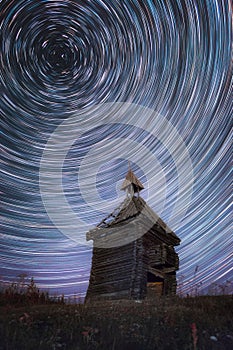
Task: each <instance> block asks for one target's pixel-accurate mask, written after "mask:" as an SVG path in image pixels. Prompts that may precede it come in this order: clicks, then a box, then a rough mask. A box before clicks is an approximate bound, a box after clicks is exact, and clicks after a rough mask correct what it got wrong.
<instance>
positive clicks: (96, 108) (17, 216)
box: [0, 0, 233, 296]
mask: <svg viewBox="0 0 233 350" xmlns="http://www.w3.org/2000/svg"><path fill="white" fill-rule="evenodd" d="M0 28H1V31H0V45H1V49H0V68H1V70H0V91H1V101H0V107H1V108H0V113H1V114H0V131H1V154H0V157H1V158H0V159H1V182H0V194H1V212H0V214H1V220H0V237H1V239H0V259H1V264H0V276H1V277H0V279H1V282H2V283H3V284H5V283H8V282H11V281H15V280H16V279H17V276H18V275H19V274H21V273H25V274H27V275H28V276H29V277H32V276H33V277H34V279H35V281H36V282H37V284H38V286H39V287H40V288H42V289H46V290H49V291H51V292H52V293H54V292H57V293H64V294H65V295H73V294H77V295H81V296H84V295H85V291H86V289H87V286H88V281H89V273H90V267H91V254H92V247H91V245H90V244H87V243H86V241H85V233H86V232H87V231H88V230H89V229H90V228H91V227H93V226H94V225H96V224H97V223H98V222H99V221H100V220H101V219H102V218H103V217H104V216H105V215H107V214H109V213H110V212H111V211H112V210H113V209H114V208H115V207H116V206H117V205H118V204H119V203H120V202H121V201H122V200H123V199H124V193H122V191H120V185H121V182H122V181H123V179H124V176H125V174H126V172H127V169H128V161H129V160H130V161H131V165H132V168H133V171H134V172H135V174H136V175H137V176H138V177H139V178H140V180H141V182H142V183H143V184H144V187H145V190H144V191H142V196H143V197H144V198H145V200H146V201H147V202H148V204H149V205H150V206H151V207H152V208H153V210H154V211H155V212H156V213H158V214H159V215H160V216H161V217H162V219H163V220H164V221H165V222H166V223H168V225H170V227H171V229H172V230H173V231H175V233H176V234H177V235H178V236H179V237H180V239H181V245H180V246H179V247H177V249H176V251H177V252H178V254H179V257H180V270H179V272H178V280H179V281H180V282H179V283H180V284H181V282H182V293H189V292H190V290H192V288H194V286H195V288H197V286H198V288H199V289H200V292H201V291H203V292H204V291H207V290H208V288H209V286H211V285H213V283H217V284H219V285H220V284H224V283H227V281H228V284H229V283H230V282H232V283H233V263H232V261H233V242H232V233H231V230H230V225H231V200H230V199H231V192H230V179H231V168H230V159H231V149H230V147H231V137H232V131H231V116H232V91H233V89H232V4H231V1H230V0H229V1H227V0H186V1H184V0H168V1H163V0H158V1H151V0H145V1H139V0H138V1H136V0H128V1H126V0H121V1H120V0H114V1H113V0H111V1H107V0H102V1H101V0H92V1H76V0H62V1H61V0H58V1H54V0H43V1H39V0H33V1H32V0H5V1H1V2H0ZM61 194H62V195H61Z"/></svg>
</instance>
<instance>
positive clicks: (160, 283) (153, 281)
mask: <svg viewBox="0 0 233 350" xmlns="http://www.w3.org/2000/svg"><path fill="white" fill-rule="evenodd" d="M163 290H164V279H163V278H161V277H159V276H156V275H154V274H153V273H151V272H148V273H147V298H155V297H158V296H161V295H163Z"/></svg>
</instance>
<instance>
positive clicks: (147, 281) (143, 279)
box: [85, 169, 180, 302]
mask: <svg viewBox="0 0 233 350" xmlns="http://www.w3.org/2000/svg"><path fill="white" fill-rule="evenodd" d="M121 189H122V190H124V191H126V198H125V200H124V201H123V203H121V204H120V205H119V207H118V208H116V209H115V210H114V211H113V212H112V213H111V214H109V215H108V216H107V217H106V218H104V219H103V220H102V221H101V222H100V223H99V224H98V225H97V226H96V227H95V228H94V229H92V230H90V231H89V232H88V233H87V235H86V239H87V241H89V240H93V256H92V267H91V273H90V280H89V286H88V290H87V294H86V299H85V301H86V302H88V301H94V300H106V299H144V298H156V297H158V296H162V295H174V294H176V271H177V270H178V268H179V258H178V254H177V253H176V252H175V249H174V246H177V245H179V244H180V239H179V238H178V237H177V236H176V234H175V233H174V232H172V231H171V230H170V229H169V228H168V227H167V225H166V224H165V223H164V222H163V220H162V219H161V218H160V217H159V216H158V215H157V214H156V213H155V212H154V211H153V210H152V209H151V208H150V207H149V206H148V205H147V203H146V202H145V200H144V199H143V198H142V197H141V196H140V191H141V190H143V189H144V187H143V185H142V183H141V182H140V180H139V179H138V178H137V177H136V176H135V174H134V173H133V171H132V170H131V169H129V171H128V173H127V174H126V178H125V180H124V182H123V184H122V187H121Z"/></svg>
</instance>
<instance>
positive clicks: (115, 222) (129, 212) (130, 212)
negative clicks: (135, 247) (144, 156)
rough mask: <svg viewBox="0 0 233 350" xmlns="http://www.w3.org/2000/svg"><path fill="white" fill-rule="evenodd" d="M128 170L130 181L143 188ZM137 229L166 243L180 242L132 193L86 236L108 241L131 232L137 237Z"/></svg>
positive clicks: (141, 200) (141, 199)
mask: <svg viewBox="0 0 233 350" xmlns="http://www.w3.org/2000/svg"><path fill="white" fill-rule="evenodd" d="M129 172H130V176H131V180H133V181H131V183H134V184H135V183H136V184H137V186H138V187H139V188H141V189H142V188H144V187H143V185H142V184H141V182H140V181H139V180H138V179H137V177H136V176H135V175H134V174H133V172H132V171H131V170H130V171H129ZM129 172H128V173H127V175H128V174H129ZM127 175H126V177H127ZM125 181H126V180H125ZM125 181H124V182H125ZM124 182H123V185H124ZM122 187H123V186H122ZM138 230H139V231H140V232H144V233H147V232H149V231H150V232H152V233H153V234H154V235H156V236H157V237H158V238H159V235H160V238H161V240H164V241H165V242H167V243H169V242H171V244H173V245H178V244H179V243H180V239H179V238H178V237H177V236H176V234H175V233H174V232H173V231H172V230H171V229H170V228H169V227H168V226H167V225H166V224H165V223H164V221H163V220H162V219H161V218H160V217H159V216H158V215H157V214H156V213H155V212H154V211H153V210H152V209H151V208H150V207H149V205H148V204H147V203H146V202H145V200H144V199H143V198H141V197H140V196H134V195H133V196H127V197H126V198H125V200H124V201H123V202H122V203H121V204H120V205H119V207H118V208H116V209H115V210H114V211H113V212H112V213H111V214H109V215H108V216H107V217H105V218H104V219H103V220H102V221H101V222H100V223H99V224H98V225H97V226H96V227H95V228H94V229H92V230H90V231H89V232H88V233H87V235H86V238H87V241H89V240H91V239H92V240H94V241H95V240H97V239H102V240H103V242H104V241H105V243H106V241H107V240H108V241H109V240H111V239H116V240H119V239H124V236H126V235H128V236H129V235H131V236H132V235H133V234H136V235H137V237H136V238H139V237H141V236H142V235H141V233H140V232H139V233H135V232H136V231H138ZM114 235H115V236H114ZM109 244H111V243H109Z"/></svg>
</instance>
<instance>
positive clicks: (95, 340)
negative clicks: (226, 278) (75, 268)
mask: <svg viewBox="0 0 233 350" xmlns="http://www.w3.org/2000/svg"><path fill="white" fill-rule="evenodd" d="M46 302H47V304H46ZM0 305H1V306H0V339H1V341H0V350H29V349H33V350H35V349H38V350H42V349H43V350H45V349H46V350H53V349H66V350H79V349H80V350H82V349H85V350H88V349H90V350H91V349H99V350H105V349H106V350H131V349H132V350H146V349H154V350H155V349H158V350H165V349H166V350H191V349H192V350H201V349H202V350H212V349H213V350H215V349H226V350H232V349H233V298H232V296H200V297H189V298H178V297H176V298H159V299H157V300H155V301H146V300H145V301H142V302H137V301H117V302H110V301H109V302H104V303H103V302H102V303H95V304H88V305H83V304H77V305H67V304H51V303H50V302H49V301H44V304H40V302H39V301H37V302H36V303H35V302H32V300H29V301H28V300H24V302H23V305H21V304H20V303H19V302H17V303H15V304H14V303H12V302H11V303H9V302H8V301H7V300H4V298H3V296H2V299H1V303H0Z"/></svg>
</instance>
